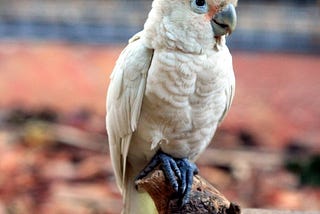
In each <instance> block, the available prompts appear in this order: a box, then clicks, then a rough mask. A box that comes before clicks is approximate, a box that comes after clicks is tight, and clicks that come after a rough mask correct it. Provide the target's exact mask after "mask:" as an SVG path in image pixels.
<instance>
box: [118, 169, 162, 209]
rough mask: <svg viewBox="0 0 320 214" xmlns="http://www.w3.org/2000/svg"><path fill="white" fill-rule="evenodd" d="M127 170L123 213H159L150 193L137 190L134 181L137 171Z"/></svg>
mask: <svg viewBox="0 0 320 214" xmlns="http://www.w3.org/2000/svg"><path fill="white" fill-rule="evenodd" d="M129 168H130V167H129ZM127 170H128V171H127V172H126V181H125V184H124V189H123V193H122V194H123V203H124V208H123V211H122V214H157V213H158V212H157V209H156V207H155V205H154V202H153V200H152V199H151V197H150V196H149V195H148V193H146V192H138V191H137V189H136V187H135V183H134V181H135V176H136V173H134V172H132V171H131V170H129V169H128V168H127Z"/></svg>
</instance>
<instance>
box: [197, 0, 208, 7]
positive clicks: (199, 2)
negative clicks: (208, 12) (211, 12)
mask: <svg viewBox="0 0 320 214" xmlns="http://www.w3.org/2000/svg"><path fill="white" fill-rule="evenodd" d="M196 4H197V5H198V6H200V7H202V6H204V5H205V4H206V1H205V0H196Z"/></svg>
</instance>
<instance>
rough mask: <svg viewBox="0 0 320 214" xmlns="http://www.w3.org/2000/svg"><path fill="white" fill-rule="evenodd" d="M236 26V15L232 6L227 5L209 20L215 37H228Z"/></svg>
mask: <svg viewBox="0 0 320 214" xmlns="http://www.w3.org/2000/svg"><path fill="white" fill-rule="evenodd" d="M236 25H237V13H236V9H235V7H234V6H233V4H228V5H227V6H226V7H225V8H223V10H221V11H220V12H218V13H217V14H216V15H215V16H214V17H213V18H212V19H211V26H212V30H213V32H214V36H215V37H220V36H223V35H226V34H228V35H230V34H231V33H232V32H233V31H234V29H235V28H236Z"/></svg>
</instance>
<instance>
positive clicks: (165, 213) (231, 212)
mask: <svg viewBox="0 0 320 214" xmlns="http://www.w3.org/2000/svg"><path fill="white" fill-rule="evenodd" d="M136 184H137V187H138V190H140V191H143V190H144V191H146V192H148V193H149V195H150V196H151V198H152V199H153V201H154V203H155V205H156V207H157V209H158V212H159V214H191V213H210V214H240V213H241V211H240V207H239V206H238V205H236V204H234V203H230V201H228V199H226V197H224V196H223V195H222V194H221V193H220V192H219V191H218V190H217V189H216V188H214V187H213V186H212V185H211V184H209V182H207V181H206V180H205V179H203V178H202V177H201V176H199V175H196V176H194V177H193V185H192V190H191V193H190V201H189V202H188V203H187V204H186V205H185V206H183V207H180V206H179V203H178V201H179V198H178V196H177V194H176V192H175V191H174V189H173V188H172V187H171V185H170V184H169V183H168V182H167V181H166V178H165V176H164V174H163V172H162V171H161V170H156V171H154V172H153V174H152V175H151V176H150V177H147V178H144V179H142V180H139V181H137V182H136Z"/></svg>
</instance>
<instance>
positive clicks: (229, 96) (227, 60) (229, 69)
mask: <svg viewBox="0 0 320 214" xmlns="http://www.w3.org/2000/svg"><path fill="white" fill-rule="evenodd" d="M222 58H223V59H222V61H224V63H221V66H222V68H221V69H223V70H224V72H225V73H227V76H228V78H227V83H226V84H225V85H226V88H225V96H226V105H225V109H224V111H223V113H222V115H221V117H220V120H219V123H221V122H222V121H223V119H224V118H225V117H226V115H227V113H228V111H229V109H230V107H231V104H232V101H233V97H234V93H235V78H234V72H233V66H232V56H231V54H230V52H229V50H228V49H227V48H226V49H224V51H223V53H222Z"/></svg>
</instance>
